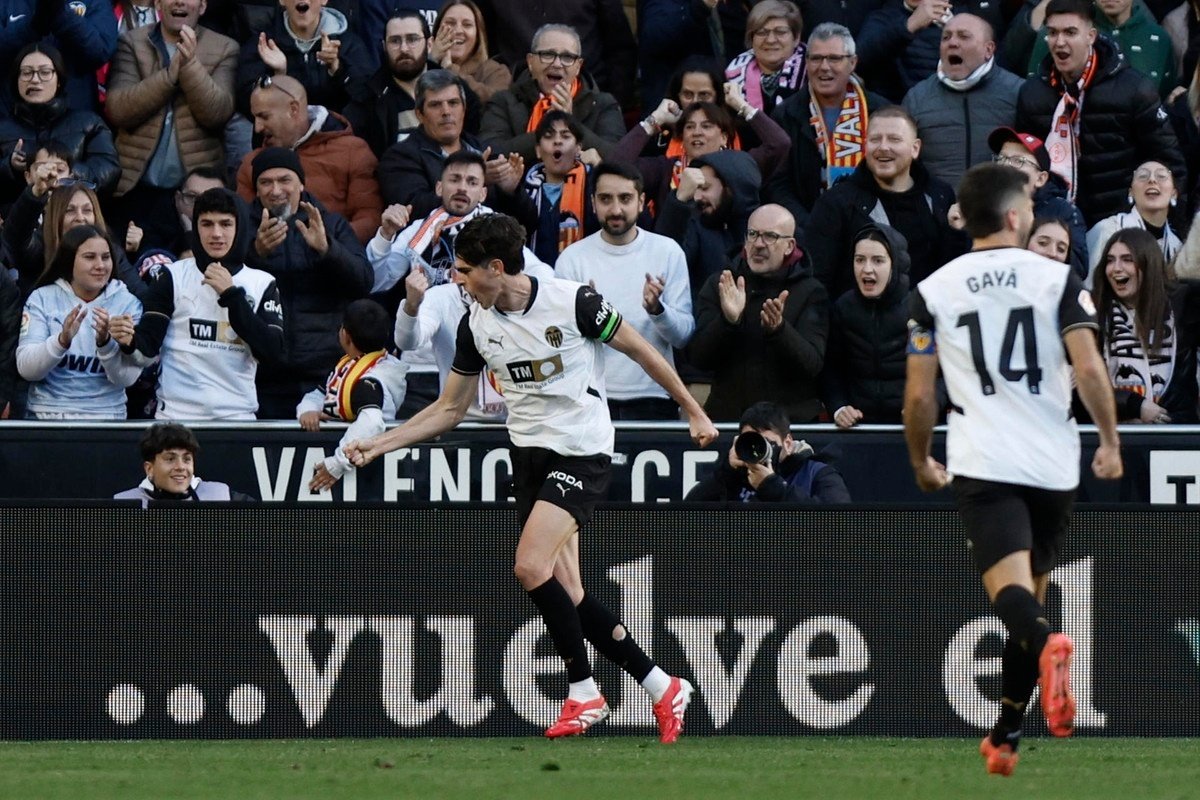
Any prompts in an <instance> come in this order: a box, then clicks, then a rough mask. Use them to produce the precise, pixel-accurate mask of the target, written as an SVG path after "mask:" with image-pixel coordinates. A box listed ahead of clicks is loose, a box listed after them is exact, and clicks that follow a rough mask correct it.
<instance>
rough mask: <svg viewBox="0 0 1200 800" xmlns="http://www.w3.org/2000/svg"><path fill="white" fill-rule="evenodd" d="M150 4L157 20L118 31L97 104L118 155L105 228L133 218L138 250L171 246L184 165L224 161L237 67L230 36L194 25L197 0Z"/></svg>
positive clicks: (122, 224)
mask: <svg viewBox="0 0 1200 800" xmlns="http://www.w3.org/2000/svg"><path fill="white" fill-rule="evenodd" d="M158 8H159V12H160V14H161V17H162V18H161V21H160V22H158V23H157V24H155V25H146V26H143V27H141V28H137V29H135V30H132V31H129V32H128V33H127V34H125V35H124V36H122V37H121V39H120V42H119V45H118V47H117V56H116V58H115V59H113V62H112V67H111V68H110V69H109V73H108V100H107V102H106V105H105V110H106V112H107V114H108V118H109V120H110V121H111V122H112V124H113V127H114V128H115V129H116V132H117V155H118V156H119V157H120V160H121V180H120V182H119V183H118V184H117V191H116V196H117V197H118V198H120V199H121V202H120V203H119V204H117V206H116V208H115V209H114V211H115V213H114V214H113V215H112V217H113V219H112V220H111V222H112V223H113V224H112V227H113V229H114V230H118V231H124V230H125V229H126V228H127V226H128V224H129V222H131V221H132V222H136V223H137V225H138V227H140V228H141V229H142V230H144V231H145V235H144V236H143V238H142V243H141V244H142V248H143V249H155V248H169V247H172V246H174V244H175V239H176V237H177V236H178V233H179V224H178V221H177V220H176V218H175V214H174V213H173V211H174V202H173V201H174V195H175V191H176V190H177V189H178V188H179V186H180V185H181V184H182V183H183V180H184V178H185V177H186V176H187V174H188V172H189V171H190V170H193V169H196V168H197V167H221V166H223V165H224V163H225V149H224V143H223V140H222V133H223V131H224V128H225V123H226V122H227V121H228V120H229V117H230V116H231V115H232V114H233V102H234V100H233V76H234V70H235V69H236V67H237V43H236V42H234V41H233V40H232V39H229V38H226V37H224V36H222V35H220V34H219V33H216V32H214V31H211V30H208V29H207V28H204V27H202V26H200V25H198V24H197V21H198V20H199V19H200V14H201V13H203V11H204V8H205V3H204V0H170V2H168V0H158Z"/></svg>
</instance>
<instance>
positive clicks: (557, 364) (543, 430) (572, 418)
mask: <svg viewBox="0 0 1200 800" xmlns="http://www.w3.org/2000/svg"><path fill="white" fill-rule="evenodd" d="M530 281H531V282H532V285H533V287H532V292H531V294H530V298H529V304H528V305H527V306H526V307H525V309H524V310H523V311H513V312H508V313H506V312H503V311H500V310H499V309H497V308H496V307H494V306H493V307H492V308H484V307H483V306H481V305H479V303H471V308H470V311H468V312H467V314H466V316H464V317H463V319H462V323H461V324H460V325H459V329H458V344H457V349H456V351H455V355H454V365H453V367H452V369H453V370H454V371H455V372H457V373H459V374H461V375H478V374H479V372H480V371H481V370H482V369H483V368H484V367H485V366H487V367H490V368H491V370H492V371H493V372H494V373H495V375H496V380H497V382H498V383H499V385H500V390H501V392H502V393H503V394H504V400H505V402H506V403H508V433H509V436H510V437H511V439H512V442H513V444H515V445H517V446H518V447H542V448H546V449H547V450H553V451H555V452H556V453H559V454H560V455H564V456H592V455H599V454H601V453H604V454H607V455H612V451H613V438H614V431H613V425H612V419H611V418H610V417H609V414H608V403H607V402H606V401H605V396H604V374H603V371H602V364H603V359H602V358H601V352H600V348H601V347H603V344H602V343H603V342H607V341H609V340H610V339H612V337H613V335H615V334H616V332H617V328H619V327H620V325H621V321H622V320H621V314H620V313H619V312H618V311H617V310H616V309H615V308H613V307H612V305H611V304H610V303H609V302H608V301H607V300H605V299H604V298H603V297H601V296H600V295H599V294H598V293H597V292H596V291H595V290H593V289H592V288H591V287H589V286H586V285H584V284H580V283H575V282H574V281H564V280H559V279H558V278H548V279H545V280H538V279H537V278H532V277H531V278H530Z"/></svg>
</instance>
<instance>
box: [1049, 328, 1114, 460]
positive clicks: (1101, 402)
mask: <svg viewBox="0 0 1200 800" xmlns="http://www.w3.org/2000/svg"><path fill="white" fill-rule="evenodd" d="M1063 344H1064V345H1065V346H1066V348H1067V353H1068V354H1070V356H1071V364H1072V365H1074V367H1075V385H1076V386H1077V387H1078V389H1079V399H1080V400H1082V401H1083V405H1084V407H1085V408H1087V410H1088V413H1089V414H1091V415H1092V422H1094V423H1095V424H1096V429H1097V432H1098V433H1099V434H1100V446H1099V447H1097V448H1096V456H1095V457H1094V458H1093V459H1092V472H1093V473H1095V475H1096V477H1097V478H1101V479H1106V480H1116V479H1117V478H1119V477H1121V475H1122V474H1123V473H1124V471H1125V468H1124V466H1123V465H1122V463H1121V442H1120V439H1119V438H1118V437H1117V406H1116V402H1115V401H1114V400H1113V388H1112V383H1110V382H1109V380H1108V370H1107V369H1106V368H1105V367H1104V360H1103V359H1101V358H1100V351H1099V349H1098V348H1097V347H1096V334H1095V332H1094V331H1093V330H1092V329H1091V328H1073V329H1072V330H1069V331H1067V332H1066V333H1065V334H1063Z"/></svg>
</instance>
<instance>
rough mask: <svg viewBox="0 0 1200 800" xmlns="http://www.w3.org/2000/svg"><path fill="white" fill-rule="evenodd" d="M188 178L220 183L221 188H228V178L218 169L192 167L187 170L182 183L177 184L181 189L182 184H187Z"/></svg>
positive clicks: (223, 171)
mask: <svg viewBox="0 0 1200 800" xmlns="http://www.w3.org/2000/svg"><path fill="white" fill-rule="evenodd" d="M189 178H204V179H205V180H209V181H220V182H221V185H222V186H225V187H228V186H229V177H228V176H227V175H226V174H225V170H223V169H221V168H220V167H208V166H204V167H192V168H191V169H189V170H188V173H187V175H185V176H184V178H183V183H181V184H179V187H180V188H181V189H182V188H183V184H184V183H187V182H188V179H189Z"/></svg>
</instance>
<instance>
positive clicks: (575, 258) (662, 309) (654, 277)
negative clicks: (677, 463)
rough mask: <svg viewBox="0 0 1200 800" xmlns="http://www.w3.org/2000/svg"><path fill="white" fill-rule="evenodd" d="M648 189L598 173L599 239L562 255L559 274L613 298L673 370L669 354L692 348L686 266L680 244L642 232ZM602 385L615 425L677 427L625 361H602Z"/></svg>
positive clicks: (674, 414)
mask: <svg viewBox="0 0 1200 800" xmlns="http://www.w3.org/2000/svg"><path fill="white" fill-rule="evenodd" d="M643 188H644V187H643V185H642V174H641V172H639V171H638V170H637V168H636V167H633V166H631V165H629V164H620V163H613V162H604V163H602V164H600V165H599V166H598V167H596V168H595V170H593V171H592V203H593V205H594V207H595V209H596V216H597V217H598V218H599V220H600V225H601V228H600V231H599V232H597V233H593V234H592V235H591V236H589V237H587V238H586V239H583V240H582V241H579V242H577V243H575V244H573V245H571V246H570V247H568V248H567V249H566V250H564V251H563V253H562V255H561V256H560V257H559V259H558V263H557V264H555V269H554V271H555V274H556V275H557V276H558V277H559V278H564V279H566V280H569V281H578V282H579V283H586V284H590V285H591V286H592V287H593V288H595V290H596V291H598V292H600V293H601V294H602V295H604V296H605V297H606V298H608V300H609V302H611V303H612V304H613V305H614V306H615V307H616V309H617V310H618V311H620V312H621V316H622V317H624V319H625V322H626V323H628V324H630V325H633V326H634V327H635V328H636V329H637V332H638V333H640V334H641V335H642V337H643V338H645V339H646V341H648V342H649V343H650V344H651V345H652V346H653V347H654V348H655V349H656V350H658V352H659V353H660V354H661V355H662V357H663V358H664V359H666V361H667V363H669V364H671V365H672V366H674V359H673V357H672V352H671V348H673V347H674V348H679V349H682V348H684V347H686V346H687V343H688V339H690V338H691V336H692V331H693V330H694V329H695V327H696V321H695V319H693V317H692V293H691V286H690V285H689V283H688V270H687V260H686V259H685V258H684V256H683V250H681V249H680V247H679V245H678V244H676V243H675V242H674V240H672V239H668V238H667V237H666V236H662V235H659V234H655V233H651V232H650V231H645V230H642V229H641V228H639V227H638V225H637V219H638V215H639V214H640V213H641V212H642V209H643V207H644V206H645V204H646V195H645V192H644V191H643ZM647 270H650V271H647ZM604 382H605V385H606V391H607V395H608V411H609V414H610V415H611V416H612V418H613V419H614V420H631V419H632V420H646V419H679V407H678V406H677V405H675V401H673V400H672V399H671V396H670V395H669V394H667V390H666V389H664V388H662V387H661V386H659V385H658V384H657V383H656V382H655V381H654V379H653V378H651V377H650V376H649V375H647V374H646V372H645V371H644V370H643V369H642V368H641V367H640V366H638V364H637V363H636V362H634V361H633V360H632V359H630V358H629V356H627V355H625V354H624V353H619V352H608V351H606V352H605V353H604Z"/></svg>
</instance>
